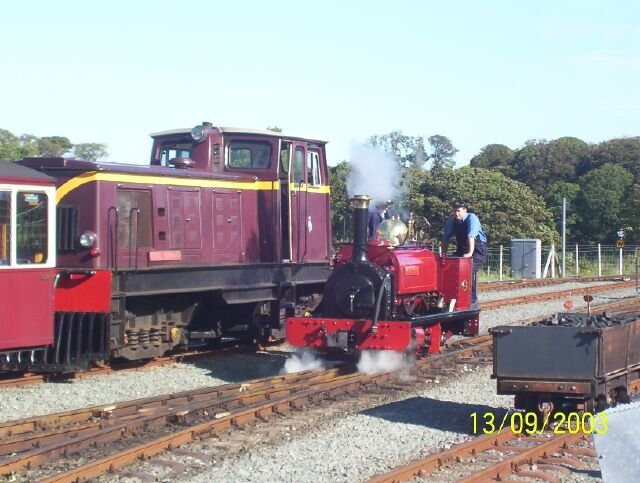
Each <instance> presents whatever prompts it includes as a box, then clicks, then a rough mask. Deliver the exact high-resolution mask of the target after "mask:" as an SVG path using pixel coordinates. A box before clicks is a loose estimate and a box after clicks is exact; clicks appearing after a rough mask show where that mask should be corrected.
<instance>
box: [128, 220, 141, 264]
mask: <svg viewBox="0 0 640 483" xmlns="http://www.w3.org/2000/svg"><path fill="white" fill-rule="evenodd" d="M134 211H135V213H136V217H135V218H136V236H135V240H136V245H135V267H134V272H137V271H138V233H140V209H139V208H131V210H129V268H131V237H132V235H133V230H132V228H133V216H131V215H132V214H133V212H134Z"/></svg>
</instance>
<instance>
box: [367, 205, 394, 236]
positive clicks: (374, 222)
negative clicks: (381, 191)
mask: <svg viewBox="0 0 640 483" xmlns="http://www.w3.org/2000/svg"><path fill="white" fill-rule="evenodd" d="M392 204H393V201H391V200H386V201H380V202H378V203H376V204H375V205H374V206H373V207H372V208H370V209H369V223H368V235H369V238H375V237H376V232H377V231H378V225H379V224H380V223H382V222H383V221H384V220H390V219H391V217H392V215H393V214H392V213H391V208H390V207H391V205H392Z"/></svg>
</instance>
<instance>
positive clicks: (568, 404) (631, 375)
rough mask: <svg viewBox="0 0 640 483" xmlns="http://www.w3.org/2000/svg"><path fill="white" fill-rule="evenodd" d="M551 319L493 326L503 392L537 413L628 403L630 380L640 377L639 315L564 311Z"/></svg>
mask: <svg viewBox="0 0 640 483" xmlns="http://www.w3.org/2000/svg"><path fill="white" fill-rule="evenodd" d="M546 323H547V324H548V325H536V326H526V327H514V326H499V327H495V328H493V329H492V330H491V333H492V334H493V376H492V377H493V378H495V379H496V380H497V389H498V394H513V395H514V396H515V407H516V409H524V410H526V411H536V412H547V411H560V410H586V411H594V410H602V409H605V408H606V407H607V406H608V405H609V404H612V403H613V404H616V403H618V402H628V400H629V398H628V387H629V383H630V382H631V381H632V380H634V379H637V378H639V377H640V319H639V318H637V317H624V318H623V317H617V318H616V317H611V316H609V315H608V314H603V315H602V316H595V315H584V314H558V315H556V316H555V318H553V319H550V320H549V321H548V322H546Z"/></svg>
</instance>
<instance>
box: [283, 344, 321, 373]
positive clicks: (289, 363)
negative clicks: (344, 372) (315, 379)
mask: <svg viewBox="0 0 640 483" xmlns="http://www.w3.org/2000/svg"><path fill="white" fill-rule="evenodd" d="M324 369H325V367H324V361H322V359H320V358H318V357H317V356H316V354H315V353H314V352H313V351H312V350H305V349H302V350H300V351H298V352H297V353H296V354H293V355H292V356H291V357H290V358H288V359H287V360H286V361H285V363H284V367H283V368H282V370H281V371H280V373H281V374H291V373H292V372H300V371H322V370H324Z"/></svg>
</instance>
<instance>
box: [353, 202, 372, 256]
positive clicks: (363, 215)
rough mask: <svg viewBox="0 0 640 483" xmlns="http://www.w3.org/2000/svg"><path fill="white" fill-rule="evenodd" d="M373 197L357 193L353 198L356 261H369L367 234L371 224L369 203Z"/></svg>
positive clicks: (354, 253)
mask: <svg viewBox="0 0 640 483" xmlns="http://www.w3.org/2000/svg"><path fill="white" fill-rule="evenodd" d="M370 202H371V198H369V197H368V196H367V195H355V196H354V197H353V198H351V207H352V208H353V261H354V263H366V262H368V261H369V256H368V254H367V238H368V237H367V235H368V229H367V225H368V224H369V203H370Z"/></svg>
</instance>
